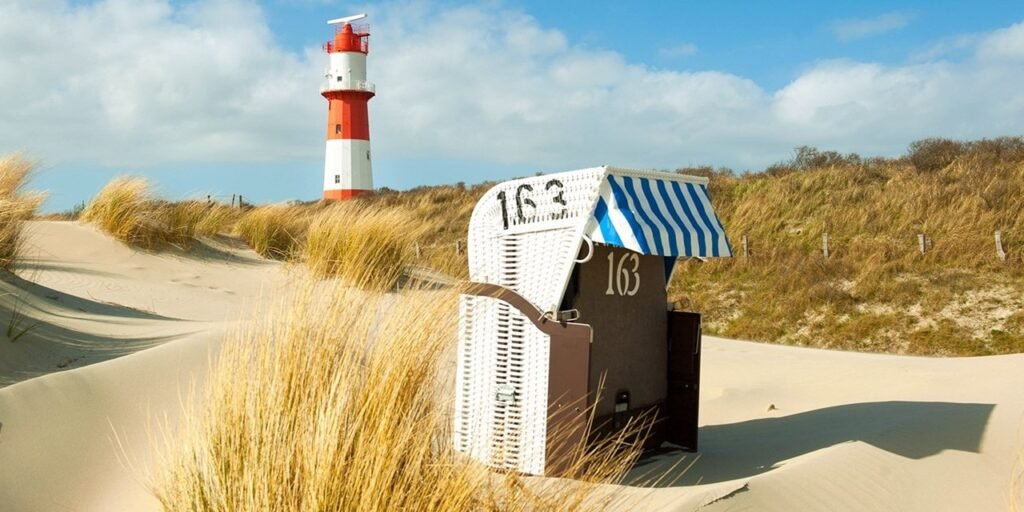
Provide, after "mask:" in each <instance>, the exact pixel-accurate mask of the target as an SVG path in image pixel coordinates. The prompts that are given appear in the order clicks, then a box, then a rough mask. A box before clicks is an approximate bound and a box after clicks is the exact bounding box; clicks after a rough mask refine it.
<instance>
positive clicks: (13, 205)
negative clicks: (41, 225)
mask: <svg viewBox="0 0 1024 512" xmlns="http://www.w3.org/2000/svg"><path fill="white" fill-rule="evenodd" d="M34 168H35V164H34V163H33V162H31V161H29V160H26V159H25V158H23V157H21V156H20V155H11V156H7V157H4V158H2V159H0V268H2V269H5V270H6V269H10V268H11V265H13V264H14V262H15V260H16V259H17V256H18V252H19V251H20V249H21V244H22V231H23V229H24V222H25V221H26V220H29V219H31V218H32V216H33V215H34V214H35V211H36V209H37V208H38V207H39V204H40V203H42V201H43V196H42V195H39V194H30V193H26V192H24V186H25V183H26V182H27V181H28V178H29V176H30V175H31V173H32V170H33V169H34Z"/></svg>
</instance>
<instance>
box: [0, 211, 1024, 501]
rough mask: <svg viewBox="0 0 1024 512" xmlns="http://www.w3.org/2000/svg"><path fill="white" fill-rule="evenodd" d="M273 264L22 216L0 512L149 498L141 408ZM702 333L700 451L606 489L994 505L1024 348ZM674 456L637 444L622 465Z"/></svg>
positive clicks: (1, 378) (278, 286)
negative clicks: (808, 342) (773, 340)
mask: <svg viewBox="0 0 1024 512" xmlns="http://www.w3.org/2000/svg"><path fill="white" fill-rule="evenodd" d="M289 272H290V271H289V270H288V269H287V268H285V267H283V266H282V265H280V264H277V263H273V262H267V261H264V260H262V259H260V258H258V257H257V256H255V255H254V254H253V253H251V252H250V251H248V250H246V249H244V248H242V247H239V246H238V244H236V243H233V242H231V241H229V240H218V241H208V243H207V244H206V245H205V246H203V247H201V248H200V249H199V250H197V251H194V252H193V253H189V254H184V253H180V254H175V253H171V254H159V255H156V254H147V253H141V252H138V251H133V250H131V249H128V248H126V247H124V246H123V245H121V244H120V243H118V242H116V241H114V240H112V239H110V238H108V237H106V236H105V235H103V234H100V233H98V232H96V231H95V230H94V229H92V228H91V227H88V226H83V225H79V224H75V223H68V222H34V223H31V226H30V233H29V237H28V247H27V253H26V258H25V261H24V262H23V263H21V264H19V267H18V270H17V276H8V277H7V278H6V279H4V280H0V288H2V290H0V322H2V323H0V511H3V512H7V511H51V510H54V511H61V510H69V511H118V510H124V511H148V510H154V511H155V510H159V505H158V504H157V503H156V501H155V500H154V499H153V498H152V496H151V495H150V493H149V492H148V490H147V487H146V474H147V468H149V467H150V465H151V464H152V463H153V460H152V457H151V454H152V451H151V444H152V440H151V439H149V432H150V431H152V430H153V422H154V421H155V419H158V420H159V421H161V422H167V423H168V424H171V425H173V424H174V422H175V421H176V418H178V417H179V416H180V414H182V405H181V404H182V402H183V401H184V400H185V397H186V396H187V395H188V393H189V390H190V389H191V388H192V387H193V386H198V385H202V383H203V379H204V378H205V376H206V374H207V372H208V367H209V361H210V359H211V358H212V357H215V356H216V352H217V348H218V346H219V343H220V339H221V337H222V336H223V333H224V332H225V330H226V329H230V328H231V326H232V325H233V322H235V321H236V320H237V319H238V318H239V317H240V316H242V315H243V314H245V312H246V311H248V310H249V309H250V307H251V306H252V305H253V303H254V302H255V301H257V300H259V298H260V297H265V296H268V295H273V294H274V293H275V292H277V291H280V290H282V289H283V288H284V287H286V286H287V283H288V281H289ZM14 310H17V314H15V315H14V316H15V317H16V318H17V321H16V322H14V324H13V325H12V324H11V322H9V321H8V319H9V318H11V313H12V311H14ZM9 326H11V327H12V328H11V329H8V327H9ZM26 328H27V329H28V330H27V332H26V333H25V334H24V335H22V336H21V337H20V338H18V340H17V341H16V342H14V343H11V342H9V341H7V339H4V338H5V336H6V334H5V331H8V330H10V331H11V336H12V337H13V336H17V335H18V334H19V333H20V332H21V331H24V330H25V329H26ZM704 347H705V350H704V359H703V372H704V373H703V379H702V390H701V421H700V423H701V425H702V428H701V432H700V436H701V441H700V442H701V450H700V454H699V455H700V457H699V459H697V461H696V462H695V463H694V464H693V465H692V467H690V469H689V470H688V471H686V472H685V473H683V474H681V475H678V474H673V475H671V476H670V477H669V478H667V479H665V480H663V481H662V482H660V484H659V486H658V487H655V488H645V487H620V488H614V489H609V490H610V491H613V492H617V493H623V494H626V495H629V496H632V497H634V498H635V499H636V500H637V501H638V503H637V504H636V505H635V506H633V507H631V510H647V509H650V510H696V509H698V508H700V509H702V510H704V509H706V510H712V511H717V510H787V511H788V510H922V511H935V510H1007V509H1008V508H1009V507H1010V499H1011V494H1012V493H1011V490H1010V485H1011V480H1012V479H1013V477H1014V474H1015V472H1019V471H1021V470H1024V468H1022V467H1020V466H1019V465H1018V464H1019V456H1020V454H1021V453H1024V447H1022V443H1021V441H1022V439H1024V429H1022V426H1024V355H1013V356H998V357H982V358H960V359H939V358H916V357H904V356H887V355H873V354H856V353H846V352H836V351H823V350H815V349H806V348H795V347H786V346H778V345H767V344H759V343H750V342H743V341H736V340H726V339H720V338H714V337H705V339H704ZM683 457H685V459H684V460H683V461H682V464H679V467H681V466H685V465H688V464H689V463H690V462H691V461H692V460H693V455H692V454H680V453H673V452H666V453H662V454H658V455H656V456H652V457H648V458H646V459H645V460H644V461H643V463H642V464H641V466H639V467H638V468H637V469H636V470H635V471H634V475H633V476H634V478H635V480H636V481H642V480H644V479H645V475H649V474H652V473H655V472H659V471H662V472H663V471H664V470H665V468H668V467H671V466H672V465H673V464H677V463H678V462H679V459H680V458H683ZM677 473H678V471H677Z"/></svg>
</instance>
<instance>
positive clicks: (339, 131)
mask: <svg viewBox="0 0 1024 512" xmlns="http://www.w3.org/2000/svg"><path fill="white" fill-rule="evenodd" d="M334 133H338V134H340V133H341V125H340V124H336V125H334Z"/></svg>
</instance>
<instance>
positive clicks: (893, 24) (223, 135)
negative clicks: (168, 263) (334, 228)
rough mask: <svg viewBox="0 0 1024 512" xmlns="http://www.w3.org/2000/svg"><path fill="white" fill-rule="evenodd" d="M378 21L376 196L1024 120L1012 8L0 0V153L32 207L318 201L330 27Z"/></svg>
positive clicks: (1018, 6)
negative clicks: (93, 199) (132, 179)
mask: <svg viewBox="0 0 1024 512" xmlns="http://www.w3.org/2000/svg"><path fill="white" fill-rule="evenodd" d="M362 11H366V12H369V13H370V19H369V20H368V21H369V22H370V24H371V31H372V33H373V36H372V39H371V53H370V61H369V74H370V79H371V80H372V81H374V82H376V85H377V91H378V95H377V97H376V98H375V99H374V100H373V102H372V103H371V112H370V114H371V134H372V135H371V136H372V139H373V140H372V143H373V147H374V153H375V162H374V178H375V184H376V185H377V186H386V187H390V188H397V189H404V188H409V187H412V186H416V185H422V184H435V183H451V182H455V181H465V182H469V183H474V182H480V181H484V180H495V179H505V178H509V177H512V176H516V175H527V174H533V173H535V172H545V171H558V170H569V169H575V168H582V167H588V166H592V165H599V164H605V163H607V164H618V165H628V166H634V167H655V168H670V167H676V166H684V165H698V164H710V165H715V166H719V165H724V166H730V167H733V168H735V169H737V170H744V169H759V168H762V167H764V166H765V165H768V164H770V163H772V162H775V161H778V160H781V159H784V158H786V157H787V156H788V155H789V154H790V152H791V150H792V148H793V147H795V146H798V145H803V144H809V145H815V146H818V147H821V148H828V149H837V150H840V151H855V152H858V153H861V154H864V155H888V156H891V155H897V154H900V153H901V152H902V151H903V150H904V149H905V148H906V146H907V144H908V143H909V142H911V141H913V140H916V139H919V138H922V137H926V136H945V137H954V138H979V137H991V136H999V135H1020V134H1021V133H1022V132H1024V121H1022V120H1024V92H1022V90H1024V88H1021V87H1020V86H1019V84H1020V83H1024V2H1019V1H1018V2H1009V1H1004V2H972V3H964V2H949V1H933V2H899V3H894V2H871V1H861V2H856V3H854V2H847V3H839V2H788V3H785V4H782V3H773V4H769V3H766V2H700V3H697V2H644V3H641V2H632V3H629V2H604V3H603V2H582V1H569V2H539V1H538V2H533V1H522V0H520V1H514V0H507V1H485V2H457V3H456V2H437V1H430V0H420V1H394V2H373V3H367V2H362V3H342V2H329V1H316V0H294V1H286V0H267V1H265V2H262V3H260V2H256V1H249V0H210V1H197V2H168V1H166V0H102V1H97V2H86V1H74V2H67V1H64V0H32V1H28V0H24V1H22V0H5V1H3V2H0V111H2V112H5V114H4V115H3V116H0V153H7V152H12V151H22V152H23V153H25V154H26V155H27V156H29V157H30V158H34V159H36V160H39V162H40V170H39V172H38V174H37V176H36V179H35V181H34V186H35V187H36V188H40V189H45V190H48V191H49V194H50V199H49V200H48V202H47V204H46V206H45V208H46V209H48V210H60V209H66V208H69V207H71V206H72V205H73V204H75V203H78V202H80V201H83V200H87V199H88V198H89V197H90V196H91V195H92V194H94V193H95V192H96V191H97V190H98V188H99V187H101V186H102V185H103V183H105V182H106V181H107V180H108V179H110V178H111V177H112V176H115V175H118V174H124V173H131V174H141V175H144V176H147V177H149V178H150V179H151V180H152V181H153V182H154V184H155V185H156V187H157V189H158V190H159V191H160V193H161V194H163V195H164V196H166V197H170V198H181V197H205V195H206V194H208V193H209V194H214V195H216V196H218V197H228V198H229V197H230V195H231V194H233V193H241V194H243V195H245V196H247V197H248V198H250V199H251V200H253V201H258V202H267V201H279V200H287V199H293V198H300V199H311V198H316V197H318V196H319V193H320V183H321V174H322V158H323V127H322V124H323V122H324V117H325V114H324V112H323V108H324V101H323V99H322V98H320V97H319V95H318V93H317V91H318V88H319V80H320V75H321V74H322V70H323V68H324V66H325V64H326V62H325V56H324V55H323V54H322V53H321V52H320V51H319V45H320V44H321V43H322V42H323V41H324V40H326V39H328V38H329V37H330V35H331V30H330V28H329V27H327V26H326V25H325V24H324V22H325V20H326V19H328V18H332V17H337V16H342V15H347V14H351V13H354V12H362Z"/></svg>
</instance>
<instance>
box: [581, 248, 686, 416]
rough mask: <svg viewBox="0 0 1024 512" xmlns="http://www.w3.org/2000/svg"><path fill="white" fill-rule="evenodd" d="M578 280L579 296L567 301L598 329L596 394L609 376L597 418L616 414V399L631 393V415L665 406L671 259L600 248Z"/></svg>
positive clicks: (593, 383)
mask: <svg viewBox="0 0 1024 512" xmlns="http://www.w3.org/2000/svg"><path fill="white" fill-rule="evenodd" d="M586 250H587V249H586V248H584V251H586ZM609 255H611V258H612V262H611V265H612V267H611V268H609V264H610V261H609ZM623 258H627V259H626V262H625V264H624V265H622V269H623V270H625V273H626V274H628V276H626V277H624V278H620V277H619V274H620V262H621V261H622V259H623ZM634 258H635V260H634ZM634 269H635V270H634ZM609 270H610V271H611V272H609ZM609 275H610V276H611V277H609ZM575 278H576V282H575V283H574V285H575V286H574V287H573V290H574V291H575V294H574V296H573V297H571V298H567V299H571V300H567V301H566V304H567V305H568V304H571V306H572V308H575V309H577V310H579V312H580V317H579V320H578V321H579V322H581V323H585V324H587V325H590V327H591V328H592V329H593V336H594V343H593V347H592V348H591V359H590V390H591V393H594V392H596V391H597V389H598V384H599V382H600V381H601V378H602V376H604V389H603V391H602V395H601V400H600V402H599V403H598V404H596V410H595V413H596V415H597V416H598V417H604V416H607V415H611V414H613V413H614V412H615V395H616V394H617V393H619V392H620V391H628V392H629V404H628V407H627V409H639V408H644V407H648V406H651V405H655V404H658V403H660V402H661V401H663V400H664V399H665V390H666V376H665V368H666V363H667V356H668V354H667V347H666V345H665V332H666V330H667V325H666V321H667V320H666V317H665V311H666V304H667V300H666V293H665V259H664V258H663V257H661V256H649V255H643V254H639V253H636V252H633V251H630V250H628V249H623V248H619V247H609V246H600V245H599V246H595V247H594V254H593V257H591V258H590V260H589V261H588V262H586V263H583V264H580V265H578V270H577V273H576V276H575ZM637 278H638V279H637ZM609 279H610V280H611V282H609ZM620 281H621V282H620ZM609 285H610V286H609ZM620 285H622V286H621V288H620ZM621 292H626V293H621ZM630 292H632V293H630Z"/></svg>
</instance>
